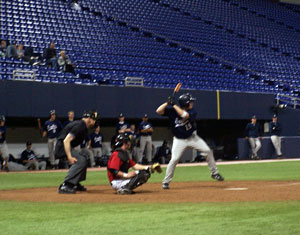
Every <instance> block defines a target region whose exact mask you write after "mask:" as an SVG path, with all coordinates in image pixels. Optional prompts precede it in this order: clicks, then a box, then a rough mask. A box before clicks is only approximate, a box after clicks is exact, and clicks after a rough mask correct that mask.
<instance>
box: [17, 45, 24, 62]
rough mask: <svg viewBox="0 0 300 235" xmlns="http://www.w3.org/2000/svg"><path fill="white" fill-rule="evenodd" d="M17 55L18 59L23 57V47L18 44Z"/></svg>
mask: <svg viewBox="0 0 300 235" xmlns="http://www.w3.org/2000/svg"><path fill="white" fill-rule="evenodd" d="M17 55H18V59H22V58H23V57H24V47H23V44H19V45H18V47H17Z"/></svg>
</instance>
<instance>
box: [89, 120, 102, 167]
mask: <svg viewBox="0 0 300 235" xmlns="http://www.w3.org/2000/svg"><path fill="white" fill-rule="evenodd" d="M103 141H104V139H103V135H102V134H101V133H100V125H98V126H97V127H96V128H95V131H94V132H93V133H92V134H91V135H90V142H89V146H90V148H91V150H92V153H93V154H92V158H91V166H92V167H94V166H95V158H96V157H98V158H100V157H101V156H102V142H103Z"/></svg>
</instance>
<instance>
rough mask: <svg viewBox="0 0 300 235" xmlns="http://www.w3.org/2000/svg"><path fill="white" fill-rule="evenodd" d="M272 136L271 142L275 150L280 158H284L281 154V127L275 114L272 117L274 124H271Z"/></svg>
mask: <svg viewBox="0 0 300 235" xmlns="http://www.w3.org/2000/svg"><path fill="white" fill-rule="evenodd" d="M269 129H270V135H271V141H272V144H273V146H274V148H275V151H276V154H277V157H278V158H282V153H281V138H280V135H281V125H280V123H279V122H278V121H277V115H276V114H274V115H273V117H272V122H270V128H269Z"/></svg>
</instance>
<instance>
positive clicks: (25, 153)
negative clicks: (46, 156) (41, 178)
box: [21, 149, 36, 164]
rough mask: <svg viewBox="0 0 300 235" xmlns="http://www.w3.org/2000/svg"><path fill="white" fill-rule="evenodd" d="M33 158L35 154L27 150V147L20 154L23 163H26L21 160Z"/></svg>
mask: <svg viewBox="0 0 300 235" xmlns="http://www.w3.org/2000/svg"><path fill="white" fill-rule="evenodd" d="M33 159H36V155H35V153H34V152H33V151H32V150H29V151H28V150H27V149H25V150H24V151H23V152H22V154H21V161H22V163H23V164H26V163H24V162H23V161H27V160H33Z"/></svg>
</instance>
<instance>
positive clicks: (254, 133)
mask: <svg viewBox="0 0 300 235" xmlns="http://www.w3.org/2000/svg"><path fill="white" fill-rule="evenodd" d="M245 136H247V137H252V138H257V137H259V136H261V128H260V125H259V124H258V123H256V124H255V125H254V124H252V123H251V122H250V123H248V124H247V126H246V129H245Z"/></svg>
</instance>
